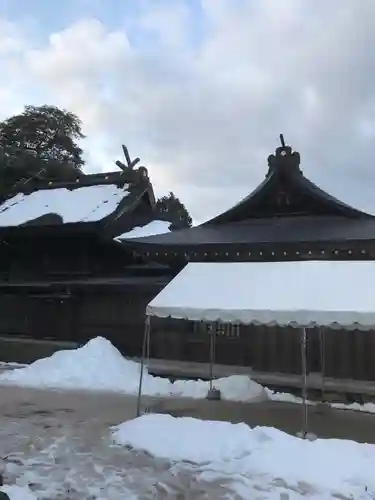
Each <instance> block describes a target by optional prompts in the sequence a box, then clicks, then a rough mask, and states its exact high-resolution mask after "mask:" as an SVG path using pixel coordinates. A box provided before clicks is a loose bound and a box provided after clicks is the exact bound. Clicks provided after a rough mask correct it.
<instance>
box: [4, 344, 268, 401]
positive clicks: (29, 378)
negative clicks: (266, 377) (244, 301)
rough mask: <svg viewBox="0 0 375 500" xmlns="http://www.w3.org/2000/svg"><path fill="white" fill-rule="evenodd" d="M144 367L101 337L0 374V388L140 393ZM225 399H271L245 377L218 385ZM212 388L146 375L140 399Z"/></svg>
mask: <svg viewBox="0 0 375 500" xmlns="http://www.w3.org/2000/svg"><path fill="white" fill-rule="evenodd" d="M139 378H140V364H139V363H136V362H135V361H131V360H128V359H126V358H124V357H123V356H122V355H121V353H120V352H119V351H118V350H117V349H116V348H115V347H114V346H113V345H112V344H111V342H109V340H107V339H105V338H102V337H97V338H95V339H92V340H90V341H89V342H88V343H87V344H86V345H84V346H83V347H80V348H79V349H72V350H66V351H58V352H56V353H55V354H53V355H52V356H50V357H49V358H44V359H39V360H38V361H35V362H34V363H32V364H31V365H29V366H26V367H24V368H19V369H16V370H11V371H6V372H3V373H1V374H0V384H2V385H4V384H7V385H9V384H12V385H19V386H23V387H32V388H45V389H59V390H72V389H73V390H77V389H78V390H95V391H113V392H118V393H123V394H129V395H135V394H137V393H138V386H139ZM215 387H216V388H218V389H220V390H221V393H222V398H223V399H226V400H228V401H257V400H265V399H267V392H266V390H265V389H264V388H263V387H262V386H261V385H259V384H257V383H256V382H254V381H252V380H251V379H250V378H249V377H247V376H242V375H234V376H231V377H226V378H222V379H217V380H215ZM208 389H209V382H207V381H201V380H198V381H194V380H177V381H175V382H173V383H172V382H170V381H169V380H168V379H166V378H161V377H154V376H152V375H150V374H148V373H147V370H146V371H145V374H144V378H143V388H142V393H143V394H144V395H146V396H174V397H176V396H179V397H186V398H194V399H200V398H205V397H206V395H207V391H208Z"/></svg>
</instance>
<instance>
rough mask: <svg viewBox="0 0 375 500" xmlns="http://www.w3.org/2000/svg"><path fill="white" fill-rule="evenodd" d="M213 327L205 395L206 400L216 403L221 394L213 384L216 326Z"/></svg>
mask: <svg viewBox="0 0 375 500" xmlns="http://www.w3.org/2000/svg"><path fill="white" fill-rule="evenodd" d="M214 326H215V328H212V329H211V331H210V386H209V390H208V393H207V399H209V400H215V401H218V400H220V399H221V392H220V389H217V388H216V387H215V386H214V384H213V379H214V364H215V351H216V345H215V344H216V329H217V325H216V324H215V325H214Z"/></svg>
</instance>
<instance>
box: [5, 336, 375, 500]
mask: <svg viewBox="0 0 375 500" xmlns="http://www.w3.org/2000/svg"><path fill="white" fill-rule="evenodd" d="M0 368H1V367H0ZM139 375H140V365H139V364H138V363H136V362H134V361H130V360H128V359H126V358H124V357H123V356H122V355H121V354H120V353H119V351H118V350H117V349H116V348H115V347H114V346H113V345H112V344H111V343H110V342H109V341H108V340H106V339H104V338H101V337H98V338H96V339H93V340H91V341H90V342H88V343H87V344H86V345H85V346H83V347H81V348H79V349H76V350H68V351H59V352H57V353H55V354H54V355H53V356H51V357H49V358H45V359H41V360H38V361H36V362H35V363H33V364H31V365H29V366H18V365H15V366H12V369H11V370H7V371H4V372H2V373H1V374H0V389H1V390H2V391H3V393H4V391H6V392H7V394H8V396H9V395H10V397H11V398H13V393H15V392H16V391H15V387H14V386H18V388H17V390H19V387H23V388H25V389H24V390H26V392H27V393H28V394H29V395H28V398H27V399H26V400H25V399H24V397H21V398H20V400H19V401H18V402H17V404H15V403H14V402H12V399H11V402H10V405H9V406H7V404H6V401H5V400H4V399H3V398H4V394H5V393H4V394H3V393H2V394H3V397H2V405H3V406H4V408H5V410H4V411H5V413H4V414H2V415H1V422H2V425H1V426H0V456H9V457H11V458H10V459H9V460H8V462H7V463H8V465H7V470H6V475H7V477H8V480H7V482H8V483H9V484H13V486H7V487H4V488H5V490H7V492H8V494H9V495H10V498H11V500H21V499H22V500H46V499H52V498H54V499H55V498H56V499H57V498H59V499H60V498H64V499H72V500H73V499H77V500H78V498H79V499H80V500H86V499H87V500H89V499H90V500H93V499H95V500H120V499H123V498H124V499H127V500H138V499H139V498H166V499H172V498H175V495H176V494H178V493H181V498H186V496H183V495H186V494H187V492H188V491H189V492H190V496H189V498H191V499H192V500H203V499H204V498H207V495H209V498H215V499H224V498H226V499H234V498H236V499H238V500H242V499H243V500H245V499H246V500H247V499H249V498H252V499H254V500H261V499H274V500H280V498H283V497H280V494H283V493H285V494H288V495H289V497H285V498H289V500H296V499H307V498H308V499H310V500H318V499H322V500H324V499H328V498H341V499H345V500H346V499H348V500H349V499H356V500H357V499H358V500H361V499H367V500H370V499H372V498H375V475H374V474H373V473H372V470H373V464H374V463H375V445H366V444H359V443H355V442H351V441H343V440H323V439H317V440H315V441H313V442H312V441H308V440H307V441H305V440H301V439H298V438H295V437H293V436H290V435H288V434H285V433H284V432H282V431H278V430H276V429H272V428H265V427H257V428H254V429H251V428H250V427H248V426H247V425H245V424H231V423H229V422H210V421H201V420H198V419H194V418H186V417H181V418H175V417H172V416H170V415H158V414H146V415H143V416H142V417H139V418H137V419H134V418H133V417H134V399H133V400H132V403H126V398H123V397H121V398H120V400H119V396H118V394H122V395H124V394H129V395H134V394H137V391H138V384H139ZM1 386H2V388H1ZM215 386H216V387H218V388H220V389H221V391H222V395H223V397H224V399H227V400H232V401H254V400H259V399H267V398H268V399H271V400H278V401H284V402H293V403H298V402H300V399H299V398H296V397H295V396H292V395H290V394H283V393H279V394H276V393H274V392H272V391H270V390H269V389H267V388H263V387H262V386H260V385H259V384H257V383H255V382H254V381H252V380H250V378H249V377H246V376H234V377H227V378H224V379H219V380H216V381H215ZM208 387H209V384H208V382H204V381H184V380H179V381H176V382H174V383H171V382H170V381H168V380H167V379H164V378H160V377H153V376H151V375H150V374H149V373H147V371H146V373H145V375H144V380H143V389H144V391H143V392H144V394H145V395H148V396H163V397H168V396H170V397H172V398H174V399H176V398H179V397H190V398H196V399H197V398H205V396H206V393H207V390H208ZM40 388H43V389H54V390H59V392H48V390H46V391H45V395H44V391H39V393H38V394H39V396H37V391H33V390H34V389H40ZM73 389H74V390H73ZM61 391H63V392H61ZM77 391H86V392H85V393H80V394H78V396H74V394H76V393H77ZM40 394H41V395H40ZM84 394H86V396H85V395H84ZM37 397H39V398H42V399H41V400H42V401H43V400H44V399H45V400H48V401H50V399H51V397H52V399H53V398H55V401H56V403H55V404H56V405H58V406H57V407H56V408H57V409H56V411H54V413H53V414H52V413H51V412H49V411H44V410H43V409H42V410H41V407H40V404H39V403H38V401H36V398H37ZM43 398H44V399H43ZM74 398H75V399H74ZM106 398H107V399H106ZM108 398H110V399H108ZM72 400H75V403H74V404H77V401H79V404H82V405H85V404H87V401H88V400H90V401H91V403H90V404H92V406H91V407H90V409H89V410H87V413H86V414H85V415H78V414H77V415H76V413H77V411H76V410H74V405H71V401H72ZM25 401H26V402H25ZM69 401H70V402H69ZM126 404H129V405H130V406H129V408H130V410H129V411H128V413H127V414H126V415H124V409H125V406H126ZM311 404H314V403H312V402H311ZM12 405H13V406H12ZM14 405H15V406H14ZM17 405H18V406H17ZM25 405H26V406H25ZM116 405H118V408H120V410H121V411H120V413H118V414H115V415H114V414H113V411H114V407H115V406H116ZM336 406H337V405H336ZM372 406H375V405H372ZM372 406H371V407H370V408H369V410H368V411H371V409H372ZM16 407H17V408H16ZM64 408H65V409H64ZM363 408H365V406H364V407H360V406H359V405H358V408H357V409H362V410H363ZM100 412H108V415H107V416H103V415H102V416H101V415H100ZM125 413H126V412H125ZM129 418H130V419H131V420H127V419H129ZM118 422H123V423H122V424H119V425H116V426H115V427H113V425H114V424H117V423H118ZM67 471H69V472H67ZM35 485H36V486H35ZM29 488H31V489H32V490H33V492H32V491H31V490H30V489H29ZM58 495H60V496H58ZM61 495H63V496H61ZM64 495H65V496H64ZM147 495H148V496H147ZM152 495H154V496H152Z"/></svg>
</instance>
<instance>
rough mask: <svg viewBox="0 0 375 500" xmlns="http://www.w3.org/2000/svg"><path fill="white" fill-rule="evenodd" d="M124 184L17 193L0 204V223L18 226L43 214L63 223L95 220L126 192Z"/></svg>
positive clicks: (109, 209) (1, 224)
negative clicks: (60, 219)
mask: <svg viewBox="0 0 375 500" xmlns="http://www.w3.org/2000/svg"><path fill="white" fill-rule="evenodd" d="M127 187H128V186H124V188H119V187H117V186H116V185H115V184H104V185H96V186H83V187H79V188H75V189H67V188H55V189H43V190H39V191H34V192H32V193H30V194H24V193H18V194H16V195H15V196H13V197H12V198H10V199H9V200H7V201H5V202H4V203H3V204H2V205H1V206H0V226H1V227H9V226H19V225H21V224H24V223H26V222H28V221H31V220H34V219H37V218H39V217H41V216H43V215H47V214H57V215H59V216H60V217H61V218H62V220H63V222H64V223H69V222H95V221H99V220H101V219H103V218H104V217H106V216H107V215H109V214H111V213H112V212H114V211H115V210H116V208H117V206H118V205H119V203H120V202H121V200H122V199H123V198H124V197H125V196H127V195H128V194H129V192H128V191H127V190H126V189H127Z"/></svg>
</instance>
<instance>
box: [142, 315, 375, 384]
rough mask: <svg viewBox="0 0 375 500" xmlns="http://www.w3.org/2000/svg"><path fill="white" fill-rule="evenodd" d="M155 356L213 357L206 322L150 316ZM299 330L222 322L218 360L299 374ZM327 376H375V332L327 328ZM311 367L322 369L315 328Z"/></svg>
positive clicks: (311, 334) (310, 337)
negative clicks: (161, 318) (223, 323)
mask: <svg viewBox="0 0 375 500" xmlns="http://www.w3.org/2000/svg"><path fill="white" fill-rule="evenodd" d="M152 324H153V327H152V348H151V354H152V356H155V357H158V358H167V359H176V360H184V361H201V362H207V361H208V360H209V335H208V333H207V328H206V325H204V324H199V323H194V322H184V321H179V320H171V319H169V320H160V319H156V318H155V319H154V318H153V319H152ZM300 339H301V332H300V331H299V330H297V329H295V328H279V327H266V326H258V327H255V326H240V325H220V326H219V328H218V329H217V333H216V341H215V343H216V346H215V347H216V349H215V350H216V359H215V361H216V363H218V364H229V365H243V366H251V367H252V368H253V369H254V370H257V371H262V372H280V373H294V374H300V373H301V345H300ZM323 342H324V351H325V352H324V373H325V375H326V376H327V377H335V378H342V379H357V380H375V331H374V330H371V331H369V332H363V331H358V330H354V331H348V330H331V329H325V330H324V331H323ZM307 358H308V371H309V372H311V373H314V372H315V373H320V372H322V357H321V343H320V340H319V331H318V330H317V329H312V330H308V349H307Z"/></svg>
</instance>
